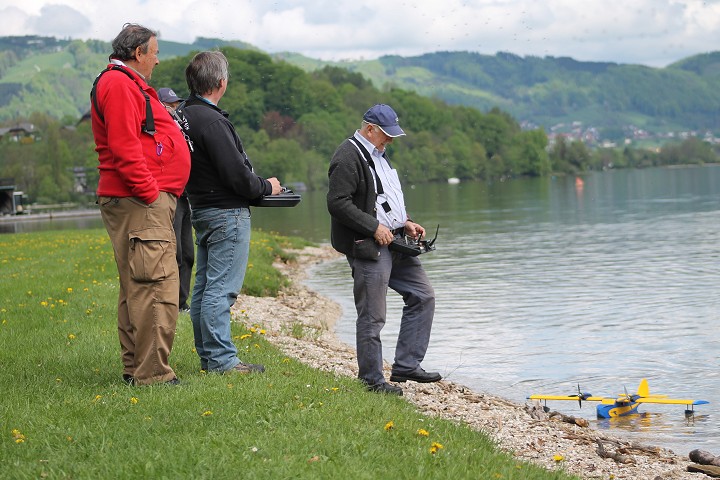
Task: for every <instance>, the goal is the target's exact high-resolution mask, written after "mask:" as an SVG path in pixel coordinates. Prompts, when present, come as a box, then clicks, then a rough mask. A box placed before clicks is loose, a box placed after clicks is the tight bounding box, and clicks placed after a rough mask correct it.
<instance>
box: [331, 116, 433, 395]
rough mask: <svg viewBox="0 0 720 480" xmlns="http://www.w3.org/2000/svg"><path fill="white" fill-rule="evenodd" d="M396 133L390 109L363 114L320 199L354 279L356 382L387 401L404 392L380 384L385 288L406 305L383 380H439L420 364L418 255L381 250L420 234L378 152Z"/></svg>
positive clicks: (427, 306)
mask: <svg viewBox="0 0 720 480" xmlns="http://www.w3.org/2000/svg"><path fill="white" fill-rule="evenodd" d="M403 135H405V132H404V131H403V129H402V128H400V125H399V123H398V116H397V114H396V113H395V111H394V110H393V109H392V108H391V107H389V106H388V105H382V104H380V105H375V106H373V107H372V108H370V109H369V110H368V111H367V112H366V113H365V115H364V116H363V121H362V125H361V127H360V129H359V130H357V131H356V132H355V134H354V135H353V136H352V137H350V138H348V139H347V140H345V141H344V142H343V143H342V144H341V145H340V146H339V147H338V148H337V150H336V151H335V153H334V154H333V157H332V160H331V161H330V168H329V171H328V177H329V184H328V194H327V207H328V211H329V212H330V216H331V227H330V238H331V242H332V245H333V247H334V248H335V249H336V250H337V251H339V252H340V253H344V254H345V256H346V257H347V261H348V263H349V264H350V268H351V272H352V276H353V281H354V287H353V294H354V297H355V308H356V310H357V315H358V317H357V324H356V342H357V361H358V377H359V378H360V380H361V381H362V382H363V383H365V384H366V386H367V388H368V389H369V390H370V391H374V392H381V393H389V394H394V395H402V394H403V391H402V389H401V388H400V387H398V386H395V385H392V384H390V383H387V382H386V381H385V377H384V375H383V358H382V345H381V343H380V331H381V330H382V328H383V326H384V325H385V317H386V313H387V312H386V296H387V290H388V287H389V288H391V289H393V290H395V291H396V292H398V293H399V294H400V295H402V297H403V301H404V302H405V307H404V308H403V313H402V319H401V321H400V333H399V334H398V340H397V346H396V348H395V361H394V362H393V365H392V371H391V375H390V381H391V382H406V381H408V380H412V381H415V382H422V383H428V382H437V381H438V380H440V379H441V378H442V377H441V376H440V374H439V373H437V372H426V371H425V370H423V368H422V367H421V366H420V363H421V362H422V361H423V359H424V358H425V352H426V351H427V347H428V343H429V341H430V329H431V327H432V322H433V316H434V313H435V292H434V290H433V288H432V285H430V281H429V280H428V278H427V275H426V274H425V270H424V269H423V267H422V264H421V263H420V260H419V259H418V257H413V256H408V255H405V254H403V253H400V252H397V251H391V250H389V249H388V245H390V243H391V242H392V240H393V236H394V234H398V233H400V234H404V235H408V236H411V237H417V238H421V237H422V236H423V235H425V229H424V228H423V227H422V226H420V225H419V224H417V223H415V222H413V221H412V220H411V219H410V218H409V217H408V214H407V211H406V209H405V199H404V196H403V192H402V187H401V185H400V180H399V178H398V175H397V171H395V169H393V168H392V166H391V165H390V162H389V160H388V157H387V153H386V150H385V148H386V147H387V146H388V145H389V144H390V143H392V141H393V139H394V138H396V137H400V136H403Z"/></svg>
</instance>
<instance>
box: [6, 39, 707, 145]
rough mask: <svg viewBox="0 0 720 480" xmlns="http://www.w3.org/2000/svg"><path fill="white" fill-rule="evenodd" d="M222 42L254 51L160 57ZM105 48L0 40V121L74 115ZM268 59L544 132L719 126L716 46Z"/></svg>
mask: <svg viewBox="0 0 720 480" xmlns="http://www.w3.org/2000/svg"><path fill="white" fill-rule="evenodd" d="M222 46H234V47H238V48H242V49H254V50H258V49H257V48H256V47H254V46H252V45H250V44H248V43H245V42H238V41H223V40H218V39H213V38H198V39H197V40H196V41H195V42H193V43H192V44H183V43H177V42H167V41H163V40H160V54H161V60H162V59H167V58H172V57H177V56H184V55H187V54H188V53H190V52H192V51H196V50H205V49H211V48H217V47H222ZM109 51H110V46H109V44H108V43H106V42H101V41H92V40H91V41H85V42H83V41H79V40H75V41H69V40H56V39H54V38H51V37H37V36H29V37H0V122H6V123H7V122H8V121H11V120H17V119H24V118H27V117H29V115H30V114H31V113H32V112H45V113H48V114H50V115H52V116H55V117H57V118H63V117H69V118H80V116H81V115H82V114H83V113H84V112H86V111H87V109H88V105H89V103H88V92H89V91H90V86H91V85H92V81H93V79H94V78H95V76H96V75H97V73H98V72H99V71H100V70H101V69H102V68H103V67H104V66H105V64H106V63H107V56H108V53H109ZM272 56H273V57H274V58H275V59H278V60H284V61H286V62H288V63H290V64H293V65H296V66H299V67H301V68H303V69H304V70H306V71H313V70H317V69H321V68H324V67H325V66H335V67H341V68H345V69H348V70H350V71H353V72H359V73H361V74H362V75H363V76H365V77H367V78H368V79H370V80H372V82H373V83H374V84H375V86H376V87H378V88H402V89H405V90H412V91H416V92H418V93H419V94H421V95H424V96H428V97H434V98H438V99H441V100H444V101H446V102H448V103H450V104H462V105H467V106H472V107H475V108H478V109H480V110H482V111H488V110H490V109H492V108H495V107H497V108H499V109H501V110H503V111H506V112H508V113H510V114H511V115H512V116H513V117H515V118H516V119H517V120H518V121H519V122H521V123H523V124H525V125H527V126H529V127H532V126H543V127H544V128H545V129H546V130H547V131H548V132H550V131H554V130H555V129H556V128H558V125H561V124H564V125H571V124H573V122H575V123H578V122H580V123H582V124H584V125H588V126H594V127H596V128H598V129H603V130H605V131H606V132H608V134H610V133H611V132H613V131H615V132H617V137H618V138H620V137H621V136H622V132H623V130H624V129H627V128H628V126H630V125H633V126H635V127H637V128H642V129H646V130H650V131H655V132H663V131H679V130H715V131H717V130H718V129H720V52H713V53H707V54H701V55H696V56H693V57H690V58H686V59H683V60H681V61H678V62H677V63H674V64H672V65H670V66H668V67H666V68H651V67H645V66H639V65H623V64H617V63H610V62H580V61H576V60H573V59H572V58H567V57H543V58H540V57H532V56H529V57H520V56H518V55H514V54H512V53H504V52H503V53H498V54H496V55H481V54H478V53H471V52H437V53H429V54H425V55H420V56H416V57H399V56H385V57H382V58H380V59H377V60H367V61H343V62H324V61H320V60H316V59H311V58H308V57H304V56H302V55H299V54H294V53H280V54H274V55H272ZM178 78H179V79H181V78H182V74H181V73H179V74H178Z"/></svg>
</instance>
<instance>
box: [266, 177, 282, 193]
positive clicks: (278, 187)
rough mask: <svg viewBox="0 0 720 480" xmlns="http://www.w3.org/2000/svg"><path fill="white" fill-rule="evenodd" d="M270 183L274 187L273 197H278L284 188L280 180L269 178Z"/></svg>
mask: <svg viewBox="0 0 720 480" xmlns="http://www.w3.org/2000/svg"><path fill="white" fill-rule="evenodd" d="M267 181H268V182H270V185H272V193H271V195H277V194H279V193H280V191H281V190H282V186H281V185H280V180H278V179H277V178H275V177H272V178H268V179H267Z"/></svg>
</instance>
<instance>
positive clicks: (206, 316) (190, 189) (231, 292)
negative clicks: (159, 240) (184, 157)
mask: <svg viewBox="0 0 720 480" xmlns="http://www.w3.org/2000/svg"><path fill="white" fill-rule="evenodd" d="M185 77H186V80H187V84H188V88H189V90H190V96H189V97H188V99H187V101H186V102H185V105H184V106H183V107H182V108H181V109H180V110H179V111H182V114H183V115H184V117H185V119H186V120H187V123H188V125H189V130H188V131H187V134H188V137H189V138H190V141H191V142H192V145H193V149H192V154H191V156H192V165H191V170H190V180H189V181H188V184H187V186H186V187H185V189H186V191H187V193H188V197H189V198H190V205H191V206H192V214H191V218H192V224H193V227H194V228H195V236H196V240H195V243H196V245H197V254H196V260H197V265H196V272H195V286H194V287H193V293H192V302H191V303H190V318H191V320H192V323H193V333H194V337H195V349H196V351H197V353H198V356H199V357H200V367H201V368H202V369H203V370H205V371H208V372H218V373H226V372H236V373H250V372H262V371H264V370H265V368H264V367H263V366H262V365H253V364H249V363H244V362H241V361H240V359H239V358H238V356H237V347H236V346H235V344H234V343H233V341H232V338H231V335H230V308H231V307H232V306H233V304H234V303H235V300H236V299H237V296H238V294H239V293H240V289H241V288H242V284H243V280H244V279H245V270H246V268H247V263H248V254H249V252H250V208H249V207H250V202H251V201H252V200H254V199H258V198H260V197H262V196H263V195H277V194H279V193H280V191H281V189H282V187H281V186H280V182H279V180H278V179H277V178H275V177H272V178H268V179H265V178H262V177H260V176H258V175H257V174H255V172H254V171H253V167H252V164H251V163H250V160H249V159H248V157H247V155H246V153H245V149H244V148H243V144H242V142H241V141H240V137H239V136H238V134H237V132H236V131H235V128H234V127H233V124H232V123H231V122H230V120H229V118H228V114H227V112H225V111H223V110H221V109H220V107H218V102H219V100H220V99H221V98H222V96H223V95H224V94H225V91H226V89H227V85H228V78H229V75H228V61H227V59H226V58H225V55H223V54H222V52H220V51H207V52H200V53H198V54H197V55H195V57H193V59H192V60H191V61H190V64H189V65H188V66H187V68H186V69H185Z"/></svg>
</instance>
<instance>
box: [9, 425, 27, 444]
mask: <svg viewBox="0 0 720 480" xmlns="http://www.w3.org/2000/svg"><path fill="white" fill-rule="evenodd" d="M11 433H12V436H13V439H14V440H15V443H24V442H25V435H23V434H22V432H21V431H20V430H18V429H17V428H13V430H12V432H11Z"/></svg>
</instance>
